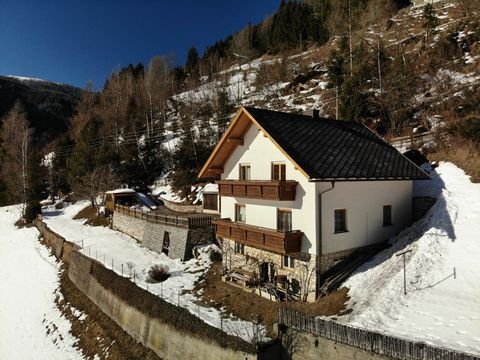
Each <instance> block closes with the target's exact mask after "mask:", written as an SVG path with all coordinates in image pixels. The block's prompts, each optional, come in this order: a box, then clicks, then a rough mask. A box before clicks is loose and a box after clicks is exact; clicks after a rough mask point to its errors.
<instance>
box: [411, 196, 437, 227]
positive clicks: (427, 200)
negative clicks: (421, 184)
mask: <svg viewBox="0 0 480 360" xmlns="http://www.w3.org/2000/svg"><path fill="white" fill-rule="evenodd" d="M436 201H437V199H435V198H432V197H429V196H416V197H414V198H413V213H412V217H413V221H417V220H419V219H421V218H422V217H423V216H424V215H425V214H426V213H427V211H428V210H430V208H431V207H432V206H433V205H434V204H435V202H436Z"/></svg>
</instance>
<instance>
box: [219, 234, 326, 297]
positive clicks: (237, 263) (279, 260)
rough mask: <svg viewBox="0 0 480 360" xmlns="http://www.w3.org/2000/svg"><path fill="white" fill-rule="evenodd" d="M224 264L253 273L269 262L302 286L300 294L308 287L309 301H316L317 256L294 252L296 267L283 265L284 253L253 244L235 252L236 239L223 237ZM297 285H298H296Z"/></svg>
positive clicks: (277, 273)
mask: <svg viewBox="0 0 480 360" xmlns="http://www.w3.org/2000/svg"><path fill="white" fill-rule="evenodd" d="M221 244H222V252H223V266H224V267H225V268H226V269H234V268H240V269H243V270H246V271H249V272H251V273H253V272H255V274H257V275H258V274H259V264H260V263H262V262H267V263H270V264H273V265H274V267H275V274H276V275H286V276H287V278H288V279H289V281H292V280H293V281H294V282H295V281H296V282H297V284H298V286H299V287H300V289H299V292H298V294H299V295H302V294H303V291H304V290H303V289H302V288H303V287H307V288H308V290H307V292H308V294H307V301H315V298H316V283H317V262H318V260H317V257H316V256H314V255H310V254H305V253H297V254H294V255H293V254H292V258H294V267H293V268H290V267H285V266H283V255H280V254H275V253H272V252H270V251H265V250H260V249H257V248H254V247H251V246H247V245H245V246H244V254H239V253H235V241H233V240H230V239H222V240H221ZM296 286H297V285H296Z"/></svg>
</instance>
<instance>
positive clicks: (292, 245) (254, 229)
mask: <svg viewBox="0 0 480 360" xmlns="http://www.w3.org/2000/svg"><path fill="white" fill-rule="evenodd" d="M212 223H213V224H214V225H215V229H216V233H217V236H220V237H223V238H227V239H231V240H235V241H236V242H239V243H241V244H245V245H247V246H252V247H254V248H257V249H261V250H266V251H271V252H274V253H277V254H281V255H286V254H292V253H297V252H300V250H301V248H302V236H303V232H301V231H299V230H294V231H286V232H285V231H278V230H274V229H268V228H263V227H259V226H252V225H247V224H244V223H239V222H233V221H231V220H230V219H219V220H212Z"/></svg>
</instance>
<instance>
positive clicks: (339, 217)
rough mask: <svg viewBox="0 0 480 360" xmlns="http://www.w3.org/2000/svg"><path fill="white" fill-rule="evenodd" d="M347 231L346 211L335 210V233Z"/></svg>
mask: <svg viewBox="0 0 480 360" xmlns="http://www.w3.org/2000/svg"><path fill="white" fill-rule="evenodd" d="M346 231H348V230H347V210H345V209H336V210H335V233H341V232H346Z"/></svg>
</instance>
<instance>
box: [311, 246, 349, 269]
mask: <svg viewBox="0 0 480 360" xmlns="http://www.w3.org/2000/svg"><path fill="white" fill-rule="evenodd" d="M355 250H357V248H355V249H348V250H343V251H337V252H334V253H329V254H322V256H321V257H320V266H319V268H320V274H323V273H324V272H325V271H327V270H329V269H330V268H332V267H333V265H335V262H336V261H338V260H343V258H345V257H347V256H349V255H350V254H352V253H353V252H354V251H355Z"/></svg>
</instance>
